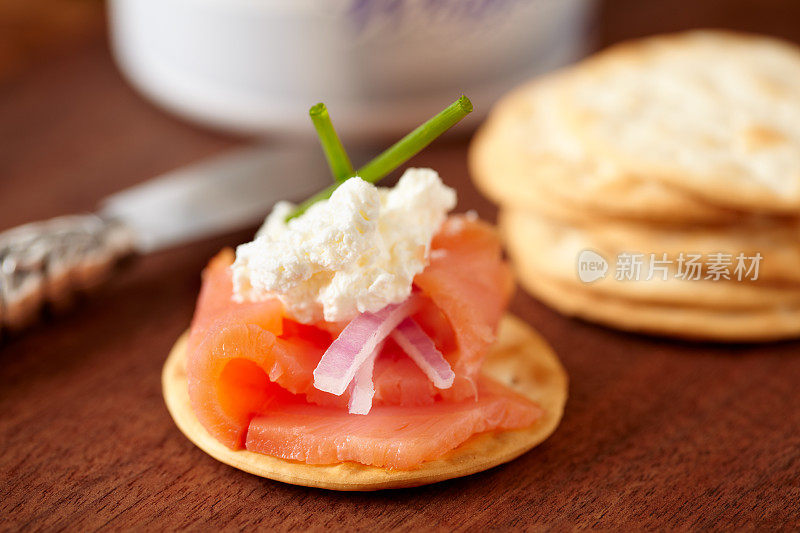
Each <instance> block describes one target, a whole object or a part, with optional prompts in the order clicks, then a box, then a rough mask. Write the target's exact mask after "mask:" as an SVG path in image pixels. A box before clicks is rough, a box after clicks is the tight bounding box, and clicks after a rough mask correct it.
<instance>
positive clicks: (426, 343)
mask: <svg viewBox="0 0 800 533" xmlns="http://www.w3.org/2000/svg"><path fill="white" fill-rule="evenodd" d="M392 338H393V339H394V340H395V342H396V343H397V344H398V345H399V346H400V348H402V349H403V351H404V352H406V354H408V356H409V357H410V358H411V360H412V361H414V362H415V363H416V364H417V366H418V367H419V368H420V370H422V372H423V373H424V374H425V375H426V376H428V379H430V380H431V382H432V383H433V386H434V387H436V388H437V389H449V388H450V387H452V386H453V380H454V379H455V377H456V375H455V373H453V369H452V368H450V363H448V362H447V360H446V359H445V358H444V356H443V355H442V352H440V351H439V350H438V349H437V348H436V345H434V344H433V341H432V340H431V338H430V337H428V334H427V333H425V331H424V330H423V329H422V328H421V327H420V326H419V324H417V323H416V322H414V319H412V318H406V319H405V320H403V321H402V322H401V323H400V325H398V326H397V329H395V330H394V331H393V332H392Z"/></svg>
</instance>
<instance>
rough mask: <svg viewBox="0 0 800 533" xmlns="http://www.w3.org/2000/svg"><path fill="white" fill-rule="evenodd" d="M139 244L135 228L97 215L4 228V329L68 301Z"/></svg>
mask: <svg viewBox="0 0 800 533" xmlns="http://www.w3.org/2000/svg"><path fill="white" fill-rule="evenodd" d="M133 250H134V236H133V233H132V232H131V230H130V229H129V228H127V227H126V226H124V225H123V224H122V223H120V222H117V221H114V220H106V219H103V218H101V217H99V216H97V215H91V214H89V215H74V216H65V217H58V218H53V219H50V220H46V221H43V222H34V223H31V224H26V225H24V226H19V227H16V228H13V229H10V230H7V231H5V232H3V233H0V329H9V330H18V329H21V328H23V327H25V326H27V325H29V324H31V323H32V322H34V321H35V320H36V319H37V318H38V317H40V316H41V312H42V311H43V310H44V309H45V308H51V309H55V310H58V309H62V308H65V307H67V306H68V305H69V304H70V303H71V302H72V301H73V299H74V297H75V295H76V294H77V293H79V292H82V291H85V290H87V289H90V288H92V287H94V286H95V285H97V284H99V283H100V282H101V281H103V280H104V279H105V278H106V277H107V276H108V274H109V272H110V271H111V269H112V267H113V266H114V265H115V264H116V263H117V261H118V260H119V259H121V258H122V257H124V256H127V255H130V254H131V253H132V252H133Z"/></svg>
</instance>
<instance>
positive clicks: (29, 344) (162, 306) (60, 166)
mask: <svg viewBox="0 0 800 533" xmlns="http://www.w3.org/2000/svg"><path fill="white" fill-rule="evenodd" d="M799 17H800V6H798V5H797V3H796V2H793V1H791V0H787V1H783V2H778V1H767V2H755V1H751V2H745V1H728V2H723V1H707V2H690V1H682V2H677V1H658V2H643V1H640V0H629V1H615V2H609V3H608V4H606V5H605V6H604V8H603V9H602V11H601V14H600V19H599V22H598V25H597V32H596V35H597V36H598V40H599V41H600V42H601V43H607V42H611V41H615V40H618V39H620V38H623V37H629V36H634V35H638V34H643V33H651V32H656V31H662V30H672V29H677V28H680V27H688V26H720V25H724V26H730V27H736V28H740V29H753V30H758V31H764V32H773V33H775V34H779V35H783V36H785V37H789V38H793V39H795V40H800V26H799V25H798V24H797V21H798V19H799ZM241 142H242V141H240V140H236V139H232V138H227V137H222V136H219V135H216V134H212V133H209V132H207V131H203V130H200V129H196V128H194V127H191V126H188V125H186V124H184V123H182V122H180V121H178V120H175V119H173V118H170V117H168V116H166V115H164V114H162V113H161V112H160V111H158V110H156V109H155V108H153V107H151V106H150V105H149V104H147V103H146V102H145V101H143V100H142V99H141V98H140V97H139V96H137V95H136V94H134V93H133V91H132V90H131V89H129V88H128V87H127V86H126V85H125V83H124V82H123V81H122V80H121V79H120V77H119V75H118V74H117V72H116V70H115V68H114V66H113V64H112V61H111V58H110V57H109V54H108V52H107V50H106V46H105V44H104V41H103V38H102V36H101V35H100V34H98V35H96V36H95V37H94V38H92V39H89V41H88V44H86V45H84V46H80V47H77V48H76V49H75V50H74V51H71V52H70V53H68V54H56V55H54V56H52V57H50V58H49V59H43V60H41V62H39V63H38V64H37V66H36V68H31V69H29V70H27V71H26V72H25V74H24V75H20V76H18V77H16V78H14V79H13V80H11V81H10V82H8V83H6V84H5V85H3V86H2V87H0V228H5V227H9V226H12V225H15V224H19V223H22V222H26V221H29V220H34V219H39V218H45V217H50V216H54V215H58V214H64V213H70V212H75V211H82V210H89V209H92V208H93V207H94V206H95V204H96V202H97V201H98V200H99V199H100V198H102V197H103V196H105V195H106V194H108V193H110V192H112V191H115V190H117V189H120V188H122V187H125V186H127V185H130V184H132V183H135V182H137V181H140V180H142V179H145V178H147V177H148V176H152V175H154V174H157V173H159V172H162V171H165V170H168V169H170V168H173V167H176V166H180V165H183V164H186V163H189V162H191V161H193V160H195V159H197V158H200V157H202V156H205V155H208V154H211V153H213V152H217V151H220V150H224V149H225V148H228V147H231V146H234V145H236V144H240V143H241ZM464 153H465V143H464V142H462V141H458V140H451V141H449V142H443V143H439V144H438V145H436V146H435V147H434V148H432V149H431V150H430V151H428V152H426V153H425V154H424V155H422V156H420V157H419V158H418V160H417V161H416V162H415V163H417V164H421V165H430V166H433V167H435V168H438V169H439V170H440V171H441V173H442V175H443V176H444V177H445V179H446V181H447V182H448V183H450V184H451V185H454V186H456V187H457V188H458V190H459V194H460V209H462V210H466V209H476V210H477V211H478V212H479V213H480V214H481V215H482V216H484V217H487V218H490V219H491V218H493V217H494V215H495V211H494V209H493V207H492V206H491V205H490V204H489V203H488V202H486V201H485V200H483V199H482V198H481V197H480V196H479V195H478V194H477V193H476V191H475V190H474V189H473V188H472V186H471V185H470V183H469V180H468V178H467V173H466V164H465V161H464ZM249 234H250V233H249V232H240V233H238V234H236V235H229V236H227V237H224V238H219V239H215V240H212V241H206V242H202V243H198V244H194V245H191V246H185V247H182V248H179V249H174V250H170V251H167V252H163V253H159V254H157V255H153V256H151V257H147V258H144V259H142V260H141V261H140V262H138V263H137V264H135V265H133V266H131V267H130V268H129V269H128V270H126V271H125V272H123V273H122V274H121V275H120V276H118V277H117V278H116V279H115V280H113V282H112V283H111V284H110V285H108V286H107V287H105V289H103V290H102V291H101V292H100V293H99V294H97V295H96V296H95V297H94V298H91V299H89V300H88V301H86V302H85V303H83V304H82V305H81V306H80V307H79V308H78V309H77V310H76V311H75V312H73V313H71V314H69V315H66V316H64V317H61V318H59V319H58V320H53V321H51V322H49V323H47V324H45V325H42V326H40V327H38V328H37V329H35V330H34V331H32V332H30V333H29V334H28V335H26V336H23V337H19V338H16V339H13V340H11V341H10V342H8V343H7V344H5V345H4V346H2V347H0V453H2V455H1V456H0V476H2V478H0V529H6V530H18V529H44V530H55V529H70V530H92V529H103V528H111V529H146V530H163V529H175V528H199V529H204V528H221V527H225V528H231V529H239V528H252V527H262V528H280V529H299V530H302V529H309V528H310V529H317V530H321V529H339V528H343V527H344V528H352V529H365V530H367V529H392V528H401V529H416V528H421V529H430V528H437V529H458V530H472V529H484V528H493V529H501V530H503V529H508V528H520V529H523V528H524V529H549V528H553V529H572V528H602V529H632V528H635V529H640V528H649V529H653V528H657V529H675V528H679V529H738V528H748V529H762V528H783V529H797V528H800V520H798V515H800V504H799V503H798V502H799V501H800V392H798V386H799V385H800V354H799V353H798V349H799V348H800V344H798V343H796V342H792V343H782V344H772V345H765V346H752V347H747V346H743V347H719V346H713V345H693V344H683V343H676V342H668V341H663V340H658V339H651V338H645V337H637V336H633V335H627V334H623V333H618V332H614V331H611V330H607V329H603V328H600V327H595V326H591V325H588V324H584V323H581V322H577V321H573V320H568V319H565V318H562V317H560V316H558V315H557V314H556V313H554V312H553V311H550V310H549V309H547V308H546V307H544V306H543V305H541V304H539V303H537V302H536V301H535V300H534V299H533V298H531V297H529V296H527V295H525V294H524V293H522V292H520V293H519V294H517V296H516V298H515V299H514V302H513V305H512V310H513V311H514V312H515V313H517V314H519V315H520V316H522V317H524V318H525V319H526V320H528V321H530V322H531V323H532V324H534V325H535V326H536V327H537V328H539V329H540V330H541V332H542V333H543V334H544V335H545V336H546V337H547V339H549V341H550V342H551V343H552V344H553V346H554V347H555V348H556V350H557V352H558V353H559V354H560V356H561V358H562V360H563V362H564V364H565V366H566V367H567V370H568V371H569V374H570V378H571V390H570V399H569V402H568V405H567V410H566V415H565V418H564V421H563V423H562V425H561V427H560V428H559V430H558V431H557V432H556V434H555V435H554V436H553V437H552V438H551V439H549V440H548V441H547V442H545V443H544V444H543V445H542V446H540V447H538V448H536V449H535V450H534V451H532V452H531V453H528V454H527V455H525V456H523V457H522V458H520V459H518V460H516V461H514V462H512V463H510V464H508V465H505V466H503V467H500V468H496V469H494V470H492V471H490V472H486V473H483V474H479V475H475V476H471V477H469V478H465V479H460V480H455V481H451V482H446V483H441V484H438V485H434V486H429V487H423V488H419V489H413V490H403V491H390V492H384V493H377V494H346V493H335V492H326V491H321V490H311V489H305V488H301V487H294V486H290V485H284V484H281V483H276V482H271V481H267V480H263V479H259V478H257V477H254V476H250V475H248V474H244V473H242V472H239V471H236V470H234V469H232V468H229V467H227V466H225V465H222V464H220V463H218V462H216V461H214V460H213V459H211V458H210V457H208V456H206V455H205V454H204V453H203V452H201V451H200V450H198V449H197V448H195V447H194V446H193V445H192V444H190V443H189V442H188V441H187V440H186V439H185V438H184V437H183V436H182V435H181V434H180V433H179V432H178V430H177V429H176V428H175V427H174V425H173V424H172V422H171V420H170V418H169V415H168V414H167V412H166V409H165V407H164V404H163V401H162V399H161V392H160V383H159V372H160V369H161V365H162V363H163V361H164V358H165V357H166V354H167V352H168V350H169V348H170V347H171V345H172V343H173V341H174V340H175V338H176V337H177V336H178V335H179V334H180V333H181V331H183V329H184V328H185V327H186V326H187V324H188V321H189V318H190V316H191V313H192V309H193V305H194V300H195V297H196V295H197V289H198V286H199V271H200V269H201V268H202V266H203V265H204V263H205V262H206V260H207V259H208V258H209V257H210V256H211V255H212V254H213V253H214V252H215V251H216V250H218V249H219V248H220V247H222V246H224V245H234V244H236V243H238V242H240V241H242V240H244V239H246V238H247V237H248V236H249Z"/></svg>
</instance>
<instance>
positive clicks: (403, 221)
mask: <svg viewBox="0 0 800 533" xmlns="http://www.w3.org/2000/svg"><path fill="white" fill-rule="evenodd" d="M455 205H456V193H455V191H454V190H453V189H451V188H449V187H447V186H446V185H444V184H443V183H442V181H441V179H440V178H439V174H438V173H437V172H436V171H434V170H432V169H429V168H410V169H408V170H406V172H405V173H404V174H403V176H402V177H401V178H400V181H399V182H398V184H397V185H396V186H395V187H394V188H384V187H376V186H374V185H372V184H370V183H367V182H366V181H364V180H362V179H361V178H358V177H353V178H350V179H349V180H347V181H345V182H344V183H343V184H342V185H340V186H339V187H338V188H337V189H336V191H334V193H333V195H332V196H331V197H330V199H329V200H326V201H321V202H317V203H316V204H314V205H312V206H311V207H310V208H309V209H308V210H307V211H306V212H305V213H304V214H303V215H302V216H299V217H297V218H294V219H292V220H290V221H289V222H288V223H286V222H285V219H286V216H287V214H288V213H290V212H291V211H292V209H293V208H294V206H293V205H292V204H290V203H288V202H280V203H278V204H277V205H276V206H275V208H274V209H273V211H272V213H271V214H270V215H269V217H267V220H266V222H265V223H264V226H263V227H262V228H261V229H260V230H259V232H258V233H257V234H256V238H255V240H254V241H252V242H249V243H247V244H243V245H241V246H239V247H238V248H237V250H236V261H234V263H233V266H232V269H233V288H234V296H233V297H234V299H235V300H237V301H260V300H267V299H271V298H278V299H279V300H280V301H281V302H282V303H283V305H284V307H285V309H286V311H287V313H288V314H289V315H290V316H291V317H292V318H294V319H295V320H297V321H299V322H303V323H313V322H317V321H319V320H321V319H324V320H327V321H329V322H338V321H342V320H350V319H352V318H353V317H355V316H356V315H358V314H359V313H364V312H375V311H379V310H380V309H382V308H383V307H385V306H387V305H389V304H392V303H399V302H402V301H403V300H405V299H406V298H408V296H409V295H410V294H411V284H412V282H413V280H414V276H416V275H417V274H418V273H420V272H422V270H424V269H425V267H426V266H427V264H428V255H429V253H430V246H431V240H432V239H433V236H434V234H435V233H436V232H437V231H438V230H439V227H440V226H441V225H442V223H443V222H444V220H445V218H446V217H447V212H448V211H450V210H451V209H453V208H454V207H455Z"/></svg>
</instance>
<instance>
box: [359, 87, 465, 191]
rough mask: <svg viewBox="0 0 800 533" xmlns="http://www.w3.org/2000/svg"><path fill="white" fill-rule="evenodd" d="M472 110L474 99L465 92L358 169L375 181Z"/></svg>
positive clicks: (370, 180) (363, 175)
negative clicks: (464, 94)
mask: <svg viewBox="0 0 800 533" xmlns="http://www.w3.org/2000/svg"><path fill="white" fill-rule="evenodd" d="M471 112H472V102H470V101H469V98H467V97H466V96H462V97H461V98H459V99H458V100H456V101H455V102H453V103H452V104H450V105H449V106H448V107H447V109H445V110H444V111H442V112H441V113H439V114H438V115H436V116H434V117H433V118H431V119H430V120H428V121H427V122H425V123H424V124H422V125H421V126H419V127H418V128H417V129H415V130H414V131H412V132H411V133H409V134H408V135H406V136H405V137H403V138H402V139H400V140H399V141H397V142H396V143H394V145H392V146H391V147H389V148H388V149H387V150H386V151H385V152H383V153H382V154H380V155H379V156H377V157H376V158H375V159H373V160H372V161H370V162H369V163H367V164H366V165H364V166H363V167H361V168H360V169H358V172H357V173H356V175H357V176H359V177H360V178H361V179H362V180H364V181H368V182H370V183H375V182H377V181H379V180H380V179H381V178H384V177H385V176H386V175H387V174H389V173H390V172H392V171H393V170H394V169H396V168H397V167H399V166H400V165H402V164H403V163H405V162H406V161H408V160H409V159H411V158H412V157H414V156H415V155H417V154H418V153H420V152H421V151H422V150H423V149H424V148H425V147H426V146H428V145H429V144H430V143H432V142H433V140H434V139H436V138H437V137H438V136H440V135H441V134H442V133H444V132H446V131H447V130H449V129H450V128H452V127H453V126H455V125H456V124H457V123H458V122H459V121H460V120H461V119H462V118H464V117H466V116H467V115H468V114H470V113H471Z"/></svg>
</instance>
